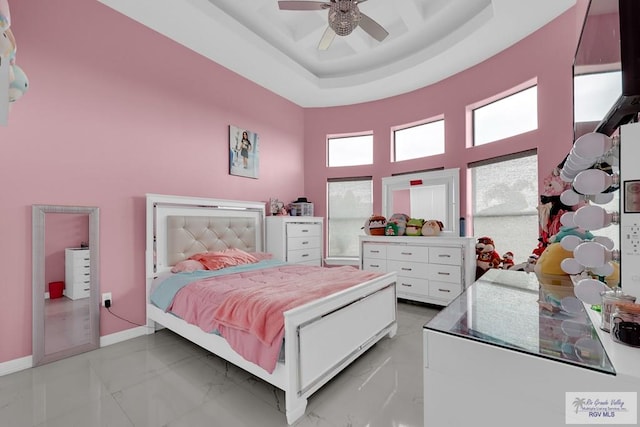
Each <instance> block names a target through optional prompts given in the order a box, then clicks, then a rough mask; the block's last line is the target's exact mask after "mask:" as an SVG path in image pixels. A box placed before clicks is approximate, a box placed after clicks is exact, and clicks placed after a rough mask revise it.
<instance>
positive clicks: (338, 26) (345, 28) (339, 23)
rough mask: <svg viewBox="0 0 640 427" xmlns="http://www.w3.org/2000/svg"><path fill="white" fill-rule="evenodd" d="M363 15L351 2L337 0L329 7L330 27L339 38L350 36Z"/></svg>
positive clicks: (349, 0)
mask: <svg viewBox="0 0 640 427" xmlns="http://www.w3.org/2000/svg"><path fill="white" fill-rule="evenodd" d="M361 18H362V15H361V14H360V10H359V9H358V5H357V4H355V2H353V1H351V0H337V1H335V2H332V3H331V6H330V7H329V27H331V29H332V30H333V31H335V33H336V34H337V35H339V36H348V35H349V34H351V33H352V32H353V30H355V28H356V27H357V26H358V23H359V22H360V19H361Z"/></svg>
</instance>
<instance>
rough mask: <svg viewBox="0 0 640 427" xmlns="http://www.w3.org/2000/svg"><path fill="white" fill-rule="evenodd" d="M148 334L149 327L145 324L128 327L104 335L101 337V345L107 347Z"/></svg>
mask: <svg viewBox="0 0 640 427" xmlns="http://www.w3.org/2000/svg"><path fill="white" fill-rule="evenodd" d="M146 334H147V328H146V327H145V326H139V327H137V328H132V329H127V330H126V331H122V332H116V333H115V334H109V335H104V336H101V337H100V347H106V346H108V345H112V344H116V343H119V342H122V341H127V340H130V339H133V338H137V337H141V336H143V335H146Z"/></svg>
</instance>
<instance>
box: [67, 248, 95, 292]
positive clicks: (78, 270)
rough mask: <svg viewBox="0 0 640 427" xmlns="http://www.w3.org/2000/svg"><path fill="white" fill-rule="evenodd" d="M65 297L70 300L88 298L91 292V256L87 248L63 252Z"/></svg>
mask: <svg viewBox="0 0 640 427" xmlns="http://www.w3.org/2000/svg"><path fill="white" fill-rule="evenodd" d="M64 277H65V281H64V282H65V289H66V293H65V296H66V297H67V298H70V299H72V300H77V299H80V298H89V291H90V290H91V256H90V251H89V248H66V249H65V250H64Z"/></svg>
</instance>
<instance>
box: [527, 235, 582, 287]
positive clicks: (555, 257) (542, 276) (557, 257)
mask: <svg viewBox="0 0 640 427" xmlns="http://www.w3.org/2000/svg"><path fill="white" fill-rule="evenodd" d="M565 258H573V252H571V251H568V250H566V249H564V248H563V247H562V245H561V244H560V242H557V243H551V244H550V245H549V246H547V248H546V249H545V250H544V252H542V254H541V255H540V257H539V258H538V262H536V267H535V272H536V274H537V275H538V279H539V280H540V281H541V282H545V281H549V280H551V281H558V282H557V284H559V281H562V280H565V279H566V278H567V277H568V276H569V275H568V274H567V273H565V271H564V270H563V269H562V267H561V266H560V264H561V263H562V260H564V259H565ZM556 276H557V277H556ZM547 279H548V280H547ZM554 283H555V282H554Z"/></svg>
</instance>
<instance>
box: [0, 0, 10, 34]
mask: <svg viewBox="0 0 640 427" xmlns="http://www.w3.org/2000/svg"><path fill="white" fill-rule="evenodd" d="M10 26H11V12H10V11H9V1H8V0H0V31H4V30H6V29H7V28H9V27H10Z"/></svg>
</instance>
